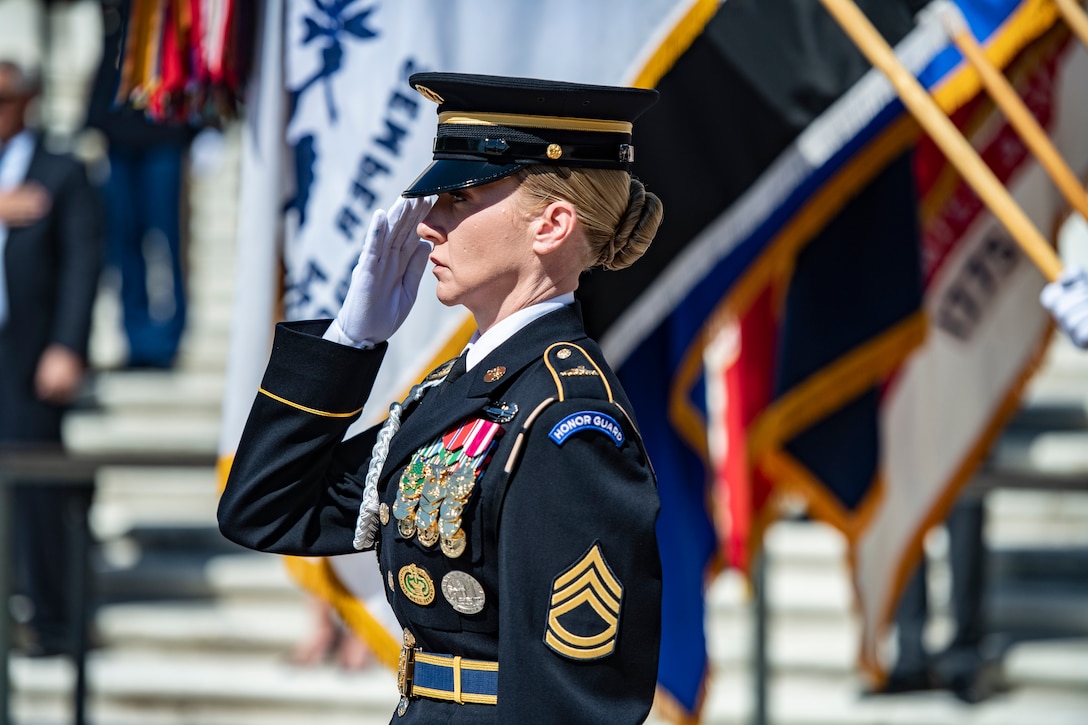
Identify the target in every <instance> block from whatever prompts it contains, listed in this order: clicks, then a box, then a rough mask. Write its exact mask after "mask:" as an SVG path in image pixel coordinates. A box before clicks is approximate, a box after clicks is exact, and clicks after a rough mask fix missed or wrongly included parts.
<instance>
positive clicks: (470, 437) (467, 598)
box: [219, 73, 662, 723]
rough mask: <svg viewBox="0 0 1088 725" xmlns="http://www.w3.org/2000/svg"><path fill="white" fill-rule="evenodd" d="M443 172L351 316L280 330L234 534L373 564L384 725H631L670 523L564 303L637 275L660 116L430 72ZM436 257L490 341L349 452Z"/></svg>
mask: <svg viewBox="0 0 1088 725" xmlns="http://www.w3.org/2000/svg"><path fill="white" fill-rule="evenodd" d="M410 83H411V84H412V86H413V87H414V88H415V89H416V90H417V91H419V92H420V93H421V94H423V95H424V96H425V97H427V98H428V99H430V100H432V101H434V102H435V103H437V104H438V131H437V136H436V139H435V143H434V161H433V163H432V164H431V165H430V166H429V167H428V168H427V169H426V170H425V171H424V172H423V173H422V175H421V176H420V177H419V178H418V179H417V180H416V181H415V182H414V183H413V184H412V185H411V186H410V187H409V188H408V189H407V190H406V191H405V192H404V198H403V199H400V200H398V202H397V203H396V204H394V205H393V207H392V208H391V209H390V210H389V211H388V213H385V212H381V211H379V212H376V213H375V215H374V218H373V220H372V222H371V226H370V229H369V231H368V234H367V238H366V240H365V242H364V249H363V252H362V254H361V256H360V259H359V262H358V264H357V266H356V268H355V271H354V272H353V276H352V281H351V286H350V289H349V292H348V295H347V299H346V300H345V302H344V306H343V308H342V309H341V311H340V312H339V314H338V315H337V317H336V319H335V320H333V321H331V323H330V322H329V321H327V320H325V321H312V322H301V323H293V324H284V325H281V326H280V327H279V328H278V329H277V332H276V339H275V343H274V348H273V351H272V356H271V359H270V361H269V364H268V368H267V371H266V374H265V377H264V380H263V382H262V385H261V389H260V393H259V394H258V395H257V398H256V401H255V402H254V405H253V409H252V411H251V413H250V417H249V421H248V423H247V426H246V429H245V433H244V434H243V437H242V440H241V443H240V445H239V448H238V453H237V456H236V459H235V462H234V466H233V469H232V471H231V475H230V478H229V481H228V483H227V488H226V491H225V492H224V494H223V497H222V499H221V503H220V508H219V521H220V527H221V529H222V530H223V533H224V534H225V535H226V536H228V537H229V538H231V539H233V540H235V541H237V542H239V543H241V544H243V545H245V546H248V547H251V548H254V549H259V550H262V551H272V552H278V553H284V554H294V555H311V556H328V555H334V554H346V553H351V552H354V551H356V550H360V549H368V548H372V547H375V546H376V547H377V549H378V562H379V566H380V567H381V572H382V577H383V580H384V581H385V584H386V587H387V592H386V593H387V596H388V599H389V603H390V604H391V606H392V607H393V610H394V612H395V613H396V615H397V618H398V620H399V622H400V623H401V625H402V626H403V628H404V635H403V636H404V649H403V651H402V654H401V665H400V671H399V674H398V679H399V687H400V690H401V699H400V702H399V705H398V707H397V709H396V712H395V714H394V715H393V721H394V722H404V723H408V722H428V723H433V722H450V723H462V722H464V723H468V722H471V723H512V722H519V723H537V722H541V723H544V722H546V723H579V722H585V723H603V722H615V723H634V722H642V721H643V720H644V719H645V718H646V717H647V715H648V713H649V710H650V706H651V703H652V701H653V694H654V689H655V683H656V680H657V657H658V645H659V639H660V615H661V609H660V599H661V565H660V560H659V557H658V550H657V540H656V537H655V534H654V525H655V521H656V518H657V512H658V507H659V502H658V497H657V490H656V482H655V480H654V475H653V471H652V468H651V466H650V461H649V460H648V459H647V456H646V452H645V450H644V448H643V446H642V441H641V439H640V437H639V433H638V428H637V426H636V424H635V421H634V419H633V417H632V411H631V404H630V402H629V401H628V399H627V396H626V395H625V394H624V391H623V389H622V387H621V386H620V384H619V381H618V380H617V378H616V376H615V374H614V373H613V371H612V370H611V369H610V368H609V367H608V365H607V363H606V362H605V360H604V359H603V356H602V354H601V350H600V348H599V347H598V346H597V344H596V343H595V342H594V341H593V340H591V339H589V338H588V337H587V336H586V333H585V330H584V328H583V325H582V317H581V311H580V308H579V304H578V302H576V301H575V299H574V290H575V288H576V287H577V286H578V279H579V275H580V274H581V273H582V272H583V271H584V270H587V269H590V268H594V267H603V268H605V269H620V268H623V267H626V266H628V265H629V264H631V263H632V262H634V261H635V260H637V259H638V258H639V257H640V256H641V255H642V254H643V252H645V250H646V248H647V246H648V245H649V244H650V241H651V240H652V238H653V236H654V234H655V232H656V230H657V227H658V225H659V224H660V221H661V216H662V208H661V203H660V201H659V200H658V199H657V197H656V196H654V195H653V194H650V193H648V192H646V190H645V189H644V187H643V185H642V183H640V182H639V181H638V180H636V179H634V178H632V177H631V176H630V173H629V172H630V166H631V162H632V160H633V155H634V147H633V145H632V124H633V121H634V120H635V119H636V118H637V117H638V116H639V115H640V114H641V113H642V112H643V111H644V110H646V109H647V108H648V107H649V106H650V105H652V104H653V103H654V102H655V100H656V98H657V93H656V92H655V91H651V90H644V89H633V88H617V87H606V86H590V85H582V84H571V83H561V82H553V81H542V80H535V79H524V78H506V77H496V76H475V75H462V74H447V73H420V74H415V75H413V76H412V77H411V78H410ZM428 259H429V260H430V262H431V263H432V271H433V274H434V275H435V277H436V278H437V294H438V298H439V299H440V300H441V301H442V302H443V303H444V304H446V305H462V306H464V307H465V308H467V309H468V310H469V312H471V313H472V315H473V316H474V318H475V322H476V324H477V327H478V330H477V332H476V333H475V335H474V336H473V339H472V341H471V342H470V344H469V346H468V347H467V348H466V350H465V351H464V352H463V353H462V355H461V356H460V357H459V358H457V359H456V360H451V361H449V362H448V363H446V364H443V365H441V366H439V367H438V368H437V369H436V370H435V371H434V372H433V373H431V374H430V375H429V376H427V378H426V379H425V380H424V381H422V382H421V383H420V384H419V385H417V386H415V387H414V388H413V390H412V391H411V393H410V394H409V396H408V398H407V399H406V400H404V401H402V402H396V403H394V404H393V405H391V407H390V414H389V417H388V419H387V420H386V421H385V422H384V423H383V424H382V425H381V426H377V427H375V428H373V429H371V430H368V431H366V432H364V433H362V434H360V435H358V436H355V437H352V438H349V439H348V440H342V438H343V436H344V433H345V431H346V430H347V428H348V426H349V425H350V424H351V422H352V421H353V420H354V418H355V417H356V416H357V415H358V413H359V411H360V409H361V408H362V406H363V403H364V402H365V401H366V399H367V397H368V395H369V394H370V392H371V387H372V385H373V382H374V379H375V376H376V374H377V371H378V367H379V365H380V364H381V361H382V357H383V354H384V352H385V350H386V346H387V345H386V340H387V339H388V338H389V337H390V336H391V335H392V334H393V333H394V331H396V329H397V328H398V326H399V325H400V324H401V322H402V321H403V320H404V318H405V316H406V315H407V313H408V311H409V310H410V308H411V306H412V303H413V302H414V299H415V295H416V290H417V289H418V285H419V280H420V278H421V276H422V274H423V272H424V270H425V267H426V264H427V261H428Z"/></svg>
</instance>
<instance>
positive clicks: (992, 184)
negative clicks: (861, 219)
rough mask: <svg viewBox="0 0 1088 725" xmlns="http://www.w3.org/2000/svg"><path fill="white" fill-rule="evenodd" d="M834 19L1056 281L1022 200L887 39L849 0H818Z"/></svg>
mask: <svg viewBox="0 0 1088 725" xmlns="http://www.w3.org/2000/svg"><path fill="white" fill-rule="evenodd" d="M820 2H821V3H822V4H823V6H824V7H825V8H826V9H827V11H828V12H829V13H830V14H831V15H832V17H834V18H835V20H836V21H837V22H838V23H839V25H840V26H841V27H842V29H843V30H845V31H846V34H847V35H848V36H850V39H851V40H853V41H854V44H855V45H856V46H857V47H858V50H860V51H861V52H862V54H863V55H865V57H866V58H868V59H869V62H870V63H872V64H873V66H874V67H875V68H878V69H879V70H880V71H882V72H883V73H884V75H885V76H887V77H888V80H889V81H890V82H891V84H892V87H893V88H895V90H896V92H897V93H898V94H899V98H900V100H902V101H903V105H904V106H906V107H907V110H909V111H910V112H911V114H912V115H913V116H914V118H915V120H917V121H918V123H919V124H920V125H921V126H922V128H923V129H924V130H925V131H926V133H928V134H929V136H930V137H931V138H932V139H933V141H934V143H936V144H937V146H938V147H939V148H940V149H941V151H943V152H944V154H945V156H946V157H947V158H948V160H949V162H951V163H952V165H953V166H955V167H956V170H957V171H959V172H960V175H961V176H963V178H964V179H965V180H966V181H967V183H968V184H970V185H971V188H972V189H974V191H975V193H977V194H978V195H979V197H980V198H981V199H982V201H983V202H984V203H985V204H986V206H987V207H989V209H990V211H991V213H993V215H994V216H995V217H997V219H998V220H999V221H1000V222H1001V223H1002V224H1003V225H1004V226H1005V228H1006V229H1007V230H1008V231H1009V233H1010V234H1011V235H1012V238H1013V239H1014V240H1015V241H1016V243H1017V244H1019V245H1020V248H1021V249H1022V250H1023V251H1024V253H1025V254H1027V256H1028V257H1029V258H1030V259H1031V261H1032V262H1033V263H1034V264H1035V266H1036V267H1038V268H1039V270H1040V271H1042V273H1043V275H1044V276H1045V277H1046V278H1047V279H1048V280H1055V279H1057V278H1058V275H1059V274H1060V273H1061V270H1062V263H1061V260H1060V259H1058V255H1057V254H1056V253H1055V252H1054V249H1053V247H1051V246H1050V244H1049V243H1048V242H1047V241H1046V239H1044V238H1043V235H1042V234H1040V233H1039V230H1038V229H1036V228H1035V225H1034V224H1033V223H1032V222H1031V220H1030V219H1029V218H1028V216H1027V214H1025V213H1024V210H1023V209H1021V208H1020V205H1019V204H1017V203H1016V200H1015V199H1013V197H1012V195H1011V194H1010V193H1009V192H1008V190H1007V189H1006V188H1005V187H1004V186H1003V185H1002V184H1001V182H1000V181H999V180H998V178H997V176H995V175H994V172H993V171H991V170H990V168H989V167H988V166H987V165H986V163H985V162H984V161H983V160H982V158H981V157H980V156H979V155H978V153H977V152H976V151H975V150H974V149H973V148H972V147H971V144H970V143H968V142H967V139H965V138H964V137H963V135H962V134H961V133H960V132H959V131H958V130H957V129H956V127H955V125H954V124H953V123H952V121H951V120H950V119H949V118H948V116H947V115H945V113H944V112H943V111H942V110H941V109H940V107H939V106H938V105H937V103H936V101H934V100H933V98H931V97H930V95H929V93H927V92H926V90H925V89H924V88H923V87H922V84H921V83H919V82H918V79H917V78H915V77H914V76H913V75H912V74H911V72H910V71H909V70H907V69H906V68H905V67H904V66H903V64H902V63H900V62H899V59H898V58H896V57H895V52H894V51H893V50H892V48H891V46H889V45H888V43H887V41H886V40H884V38H883V37H882V36H881V35H880V33H879V32H878V31H877V29H876V28H875V27H873V24H872V23H871V22H869V19H868V18H867V17H865V14H864V13H862V12H861V10H859V9H858V6H857V5H856V4H855V3H854V2H853V0H820Z"/></svg>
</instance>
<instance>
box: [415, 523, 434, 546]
mask: <svg viewBox="0 0 1088 725" xmlns="http://www.w3.org/2000/svg"><path fill="white" fill-rule="evenodd" d="M416 533H417V534H419V543H421V544H423V545H424V546H428V547H429V546H434V545H435V544H437V543H438V526H437V524H435V523H434V522H432V523H431V525H430V526H428V527H427V528H425V529H419V531H417V532H416Z"/></svg>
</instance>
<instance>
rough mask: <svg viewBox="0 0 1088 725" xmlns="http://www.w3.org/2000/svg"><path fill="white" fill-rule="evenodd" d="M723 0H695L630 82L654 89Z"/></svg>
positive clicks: (704, 26)
mask: <svg viewBox="0 0 1088 725" xmlns="http://www.w3.org/2000/svg"><path fill="white" fill-rule="evenodd" d="M720 6H721V0H695V2H693V3H692V5H691V7H690V8H688V10H687V12H686V13H684V15H683V17H681V18H680V21H679V22H678V23H677V24H676V25H674V26H673V27H672V29H671V30H670V31H669V32H668V34H667V35H666V36H665V37H664V38H663V39H662V41H661V43H659V44H658V46H657V48H656V50H654V52H653V54H652V55H651V56H650V57H649V58H648V59H647V60H646V62H645V64H644V65H643V67H642V69H641V70H639V72H638V74H637V75H636V76H635V78H634V80H633V81H631V85H633V86H637V87H639V88H654V87H655V86H657V84H658V82H659V81H660V80H661V79H662V78H663V77H664V75H665V74H666V73H668V72H669V71H670V70H671V69H672V67H673V66H674V65H676V61H677V60H678V59H679V58H680V56H681V55H683V54H684V53H685V52H686V51H687V49H688V48H690V47H691V44H692V43H694V42H695V39H696V38H698V37H699V36H700V35H701V34H702V32H703V29H704V28H706V25H707V23H709V22H710V20H711V18H713V17H714V15H715V14H716V13H717V12H718V8H719V7H720Z"/></svg>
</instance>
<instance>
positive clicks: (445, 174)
mask: <svg viewBox="0 0 1088 725" xmlns="http://www.w3.org/2000/svg"><path fill="white" fill-rule="evenodd" d="M522 166H524V164H490V163H488V162H486V161H472V160H464V159H456V160H454V159H436V160H435V161H432V162H431V165H430V166H428V167H427V168H426V169H424V170H423V173H422V174H420V175H419V178H417V179H416V180H415V181H413V182H412V183H411V184H409V185H408V188H407V189H405V190H404V191H403V192H402V193H401V196H408V197H412V196H430V195H431V194H441V193H443V192H446V191H454V190H456V189H467V188H469V187H470V186H480V185H482V184H490V183H491V182H492V181H498V180H499V179H502V178H505V177H507V176H510V174H513V173H514V172H515V171H517V170H519V169H521V168H522Z"/></svg>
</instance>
